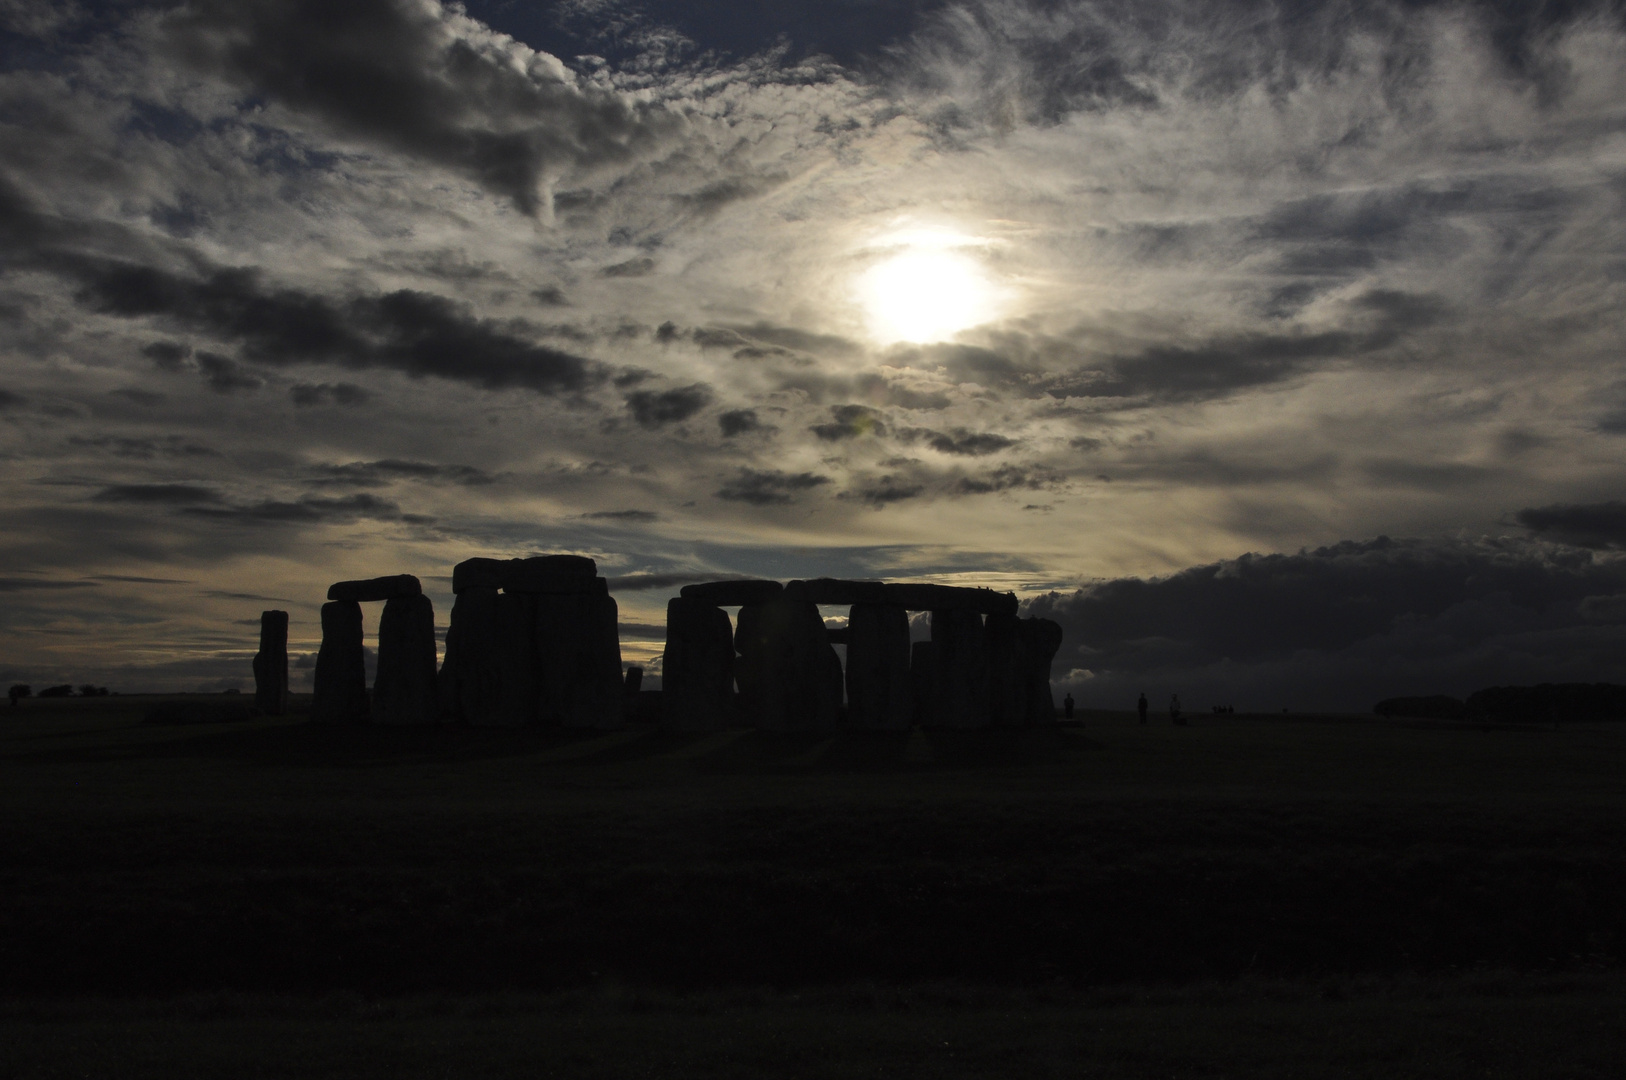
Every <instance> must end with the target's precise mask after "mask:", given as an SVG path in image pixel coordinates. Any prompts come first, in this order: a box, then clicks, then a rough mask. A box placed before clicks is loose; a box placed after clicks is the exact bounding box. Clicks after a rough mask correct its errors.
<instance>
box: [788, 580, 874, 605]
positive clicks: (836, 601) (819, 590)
mask: <svg viewBox="0 0 1626 1080" xmlns="http://www.w3.org/2000/svg"><path fill="white" fill-rule="evenodd" d="M793 584H796V583H793ZM799 584H800V585H801V586H802V587H803V588H805V589H806V590H807V598H808V599H809V600H811V601H813V602H814V603H815V604H832V605H839V606H841V607H851V606H852V605H853V604H885V603H887V602H888V601H887V599H886V596H885V590H886V584H885V583H884V582H880V581H851V580H848V579H845V578H812V579H811V580H808V581H803V582H800V583H799Z"/></svg>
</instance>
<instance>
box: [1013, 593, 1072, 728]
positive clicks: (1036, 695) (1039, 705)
mask: <svg viewBox="0 0 1626 1080" xmlns="http://www.w3.org/2000/svg"><path fill="white" fill-rule="evenodd" d="M1018 633H1020V634H1021V637H1022V641H1023V643H1024V645H1025V647H1026V653H1027V655H1026V657H1025V661H1024V662H1025V663H1026V665H1027V678H1026V680H1025V681H1026V683H1027V718H1028V723H1030V724H1050V723H1054V722H1055V720H1056V699H1055V697H1054V695H1052V694H1051V692H1050V664H1051V662H1052V661H1054V660H1055V658H1056V652H1057V650H1058V649H1060V648H1061V639H1062V629H1061V624H1060V623H1058V622H1054V621H1053V620H1050V619H1037V618H1028V619H1023V620H1021V622H1020V623H1019V624H1018Z"/></svg>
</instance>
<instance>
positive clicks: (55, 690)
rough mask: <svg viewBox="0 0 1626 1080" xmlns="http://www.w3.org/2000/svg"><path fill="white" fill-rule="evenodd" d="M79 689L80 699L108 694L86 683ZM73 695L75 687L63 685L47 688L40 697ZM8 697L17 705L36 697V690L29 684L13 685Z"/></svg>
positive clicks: (102, 687)
mask: <svg viewBox="0 0 1626 1080" xmlns="http://www.w3.org/2000/svg"><path fill="white" fill-rule="evenodd" d="M78 689H79V696H80V697H106V696H107V694H108V689H107V687H105V686H94V685H92V684H90V683H85V684H84V685H83V686H81V687H79V688H78ZM73 693H74V687H73V685H72V684H71V683H63V684H62V685H61V686H47V687H46V688H45V689H44V690H41V691H40V692H39V695H38V696H39V697H42V698H59V697H72V696H73ZM6 696H7V697H8V698H10V699H11V703H12V704H13V705H16V704H17V703H18V702H19V701H21V700H22V699H23V698H26V697H34V696H35V694H34V688H33V687H32V686H30V685H28V684H27V683H13V684H12V685H11V689H9V690H7V691H6Z"/></svg>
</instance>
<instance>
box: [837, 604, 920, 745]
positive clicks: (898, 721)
mask: <svg viewBox="0 0 1626 1080" xmlns="http://www.w3.org/2000/svg"><path fill="white" fill-rule="evenodd" d="M912 711H913V705H912V702H911V700H910V685H909V613H908V612H906V611H904V609H903V608H900V607H893V606H891V605H890V604H854V605H853V606H852V610H851V611H850V612H849V613H848V616H847V722H848V723H850V724H852V725H853V726H855V727H866V728H891V729H898V730H902V729H906V728H908V726H909V723H910V720H911V713H912Z"/></svg>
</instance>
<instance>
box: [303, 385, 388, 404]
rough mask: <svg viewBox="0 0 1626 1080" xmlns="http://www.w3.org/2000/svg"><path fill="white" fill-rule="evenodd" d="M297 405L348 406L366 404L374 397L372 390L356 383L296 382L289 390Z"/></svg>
mask: <svg viewBox="0 0 1626 1080" xmlns="http://www.w3.org/2000/svg"><path fill="white" fill-rule="evenodd" d="M288 397H289V398H290V399H291V400H292V401H293V403H294V404H295V405H298V406H301V407H309V406H313V405H343V406H345V407H347V408H349V407H353V406H356V405H365V404H367V402H369V401H371V400H372V399H373V395H372V392H371V391H369V390H366V389H364V388H363V387H360V386H357V385H356V384H355V383H347V382H341V383H295V384H294V385H293V387H292V388H291V389H290V390H289V391H288Z"/></svg>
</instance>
